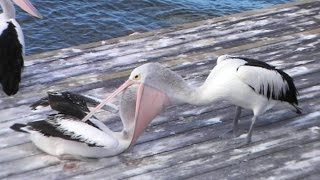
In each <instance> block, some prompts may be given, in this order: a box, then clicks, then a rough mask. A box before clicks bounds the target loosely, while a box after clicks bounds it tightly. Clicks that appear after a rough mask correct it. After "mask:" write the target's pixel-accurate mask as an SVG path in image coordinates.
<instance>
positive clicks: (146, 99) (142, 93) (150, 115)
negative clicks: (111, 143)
mask: <svg viewBox="0 0 320 180" xmlns="http://www.w3.org/2000/svg"><path fill="white" fill-rule="evenodd" d="M169 104H170V101H169V98H168V96H167V95H166V94H164V93H163V92H161V91H159V90H157V89H155V88H153V87H150V86H147V85H144V84H140V86H139V90H138V94H137V101H136V112H135V128H134V133H133V139H132V141H131V144H130V146H131V145H133V144H134V143H135V142H136V141H137V139H138V138H139V136H140V135H141V134H142V133H143V132H144V130H145V129H146V128H147V126H148V124H149V123H150V122H151V121H152V120H153V119H154V118H155V117H156V116H157V115H158V114H160V112H161V111H162V110H163V109H164V108H165V107H166V106H168V105H169Z"/></svg>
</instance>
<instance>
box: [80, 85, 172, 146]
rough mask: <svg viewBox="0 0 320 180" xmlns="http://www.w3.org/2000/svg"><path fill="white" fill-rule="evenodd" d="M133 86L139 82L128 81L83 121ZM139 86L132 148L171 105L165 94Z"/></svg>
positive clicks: (146, 86)
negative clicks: (156, 118) (154, 120)
mask: <svg viewBox="0 0 320 180" xmlns="http://www.w3.org/2000/svg"><path fill="white" fill-rule="evenodd" d="M133 84H137V82H134V81H132V80H127V81H126V82H125V83H123V84H122V85H121V86H120V87H119V88H118V89H117V90H115V91H114V92H113V93H112V94H111V95H110V96H108V97H107V98H106V99H104V100H103V101H102V102H101V103H100V104H99V105H98V106H97V107H96V108H94V109H93V110H92V111H91V112H90V113H89V114H88V115H87V116H86V117H84V118H83V119H82V121H84V122H85V121H86V120H88V119H89V118H90V117H91V116H92V115H93V114H94V113H95V112H97V111H98V110H99V109H101V108H102V107H103V106H104V105H105V104H107V103H108V102H109V101H110V100H111V99H112V98H114V97H115V96H116V95H118V94H119V93H121V92H122V91H123V90H125V89H126V88H128V87H129V86H131V85H133ZM139 84H140V85H139V89H138V92H137V100H136V109H135V117H134V122H135V125H134V132H133V138H132V141H131V143H130V146H131V145H133V144H134V143H135V142H136V141H137V139H138V137H139V136H140V135H141V134H142V133H143V131H144V130H145V129H146V127H147V126H148V124H149V123H150V122H151V121H152V120H153V119H154V118H155V117H156V116H157V115H158V114H159V113H160V112H161V111H162V110H163V109H164V108H165V107H166V106H168V105H169V103H170V101H169V98H168V96H167V95H166V94H165V93H163V92H161V91H160V90H157V89H155V88H153V87H150V86H148V85H145V84H143V83H139Z"/></svg>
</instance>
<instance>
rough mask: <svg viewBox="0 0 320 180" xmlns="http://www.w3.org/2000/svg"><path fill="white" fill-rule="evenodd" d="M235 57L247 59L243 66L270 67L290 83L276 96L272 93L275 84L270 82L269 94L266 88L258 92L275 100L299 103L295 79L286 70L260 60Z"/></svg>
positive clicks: (269, 68)
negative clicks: (265, 90)
mask: <svg viewBox="0 0 320 180" xmlns="http://www.w3.org/2000/svg"><path fill="white" fill-rule="evenodd" d="M233 58H237V59H242V60H244V61H246V62H247V63H245V64H244V65H243V66H255V67H260V68H264V69H268V70H271V71H276V72H277V73H279V74H280V75H281V77H282V79H283V81H285V82H286V83H287V84H288V88H287V90H286V91H285V92H284V93H281V94H280V95H278V96H276V95H275V94H273V93H271V92H274V90H273V89H272V88H274V87H273V85H269V84H268V88H267V89H268V90H267V94H264V91H263V89H264V88H260V91H259V92H258V93H259V94H262V95H265V96H267V97H268V98H271V99H274V100H280V101H286V102H288V103H290V104H295V105H298V100H297V95H298V91H297V88H296V87H295V85H294V82H293V79H292V78H291V77H290V76H289V75H288V74H287V73H285V72H284V71H282V70H280V69H276V67H274V66H271V65H269V64H267V63H265V62H262V61H259V60H255V59H250V58H244V57H233ZM240 67H241V66H240ZM251 88H252V87H251Z"/></svg>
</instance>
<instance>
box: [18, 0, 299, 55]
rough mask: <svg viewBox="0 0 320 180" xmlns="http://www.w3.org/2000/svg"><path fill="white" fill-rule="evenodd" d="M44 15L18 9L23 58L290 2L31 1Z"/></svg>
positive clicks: (205, 0)
mask: <svg viewBox="0 0 320 180" xmlns="http://www.w3.org/2000/svg"><path fill="white" fill-rule="evenodd" d="M31 1H32V3H33V4H34V5H35V6H36V7H37V9H38V10H39V11H40V12H41V13H42V15H43V16H44V18H43V19H40V20H39V19H36V18H33V17H30V16H28V15H27V14H26V13H23V12H22V11H21V10H20V9H19V8H18V7H17V8H16V9H17V10H18V17H17V20H18V21H19V23H20V24H21V26H22V28H23V31H24V34H25V40H26V54H35V53H40V52H45V51H49V50H54V49H61V48H65V47H70V46H74V45H79V44H84V43H89V42H95V41H99V40H105V39H110V38H114V37H119V36H125V35H128V34H131V33H134V32H145V31H150V30H153V29H159V28H164V27H170V26H174V25H176V24H181V23H187V22H193V21H197V20H203V19H208V18H213V17H217V16H224V15H229V14H234V13H237V12H242V11H246V10H250V9H258V8H265V7H269V6H272V5H275V4H281V3H286V2H290V1H293V0H90V1H89V0H31Z"/></svg>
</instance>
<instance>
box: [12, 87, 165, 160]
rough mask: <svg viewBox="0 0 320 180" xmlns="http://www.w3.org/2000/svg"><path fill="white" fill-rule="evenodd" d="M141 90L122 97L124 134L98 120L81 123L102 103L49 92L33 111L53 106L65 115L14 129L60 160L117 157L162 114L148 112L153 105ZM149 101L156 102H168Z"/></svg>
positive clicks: (126, 92) (152, 98)
mask: <svg viewBox="0 0 320 180" xmlns="http://www.w3.org/2000/svg"><path fill="white" fill-rule="evenodd" d="M137 91H138V89H137V88H136V87H134V86H132V87H131V88H128V89H127V90H126V91H125V92H124V93H123V95H122V98H121V102H120V108H119V109H120V118H121V120H122V124H123V129H122V131H120V132H114V131H112V130H110V129H109V128H108V127H107V126H106V125H105V124H103V123H102V122H101V121H99V120H98V119H96V118H91V119H88V120H87V121H85V122H82V121H80V119H81V118H83V117H84V115H85V114H86V112H89V109H88V107H87V106H88V104H90V103H92V104H97V103H98V101H96V100H95V99H92V98H90V97H87V96H81V95H77V94H73V93H69V92H65V93H49V94H48V95H49V96H48V98H43V99H41V100H40V101H39V102H36V103H35V104H33V105H32V108H36V106H46V105H48V104H49V105H50V106H51V108H52V109H54V110H57V111H60V112H63V113H64V114H62V113H59V114H51V115H49V116H48V117H47V119H45V120H40V121H34V122H29V123H27V124H19V123H16V124H13V125H12V126H11V127H10V128H11V129H13V130H15V131H19V132H24V133H28V134H29V137H30V139H31V141H32V142H33V143H34V144H35V145H36V146H37V147H38V148H39V149H41V150H42V151H44V152H46V153H48V154H50V155H53V156H57V157H59V158H60V159H78V160H84V159H87V158H102V157H109V156H114V155H117V154H120V153H122V152H123V151H125V150H126V149H128V148H129V147H130V145H133V144H134V143H135V142H136V140H137V139H138V137H139V136H140V134H141V133H142V132H143V130H144V129H145V128H146V126H147V125H148V123H149V122H150V121H151V120H152V119H153V118H154V117H155V116H156V115H157V114H158V113H159V112H157V111H154V112H150V111H146V109H148V108H145V107H148V106H150V102H149V101H146V99H142V98H141V96H139V95H138V96H137ZM147 91H148V90H147ZM138 94H139V93H138ZM147 98H148V100H154V101H161V99H165V98H163V97H147ZM149 98H150V99H149ZM138 103H140V104H138ZM136 104H137V105H136ZM141 105H142V107H141ZM110 108H111V109H112V108H113V107H110ZM110 108H109V109H110Z"/></svg>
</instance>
